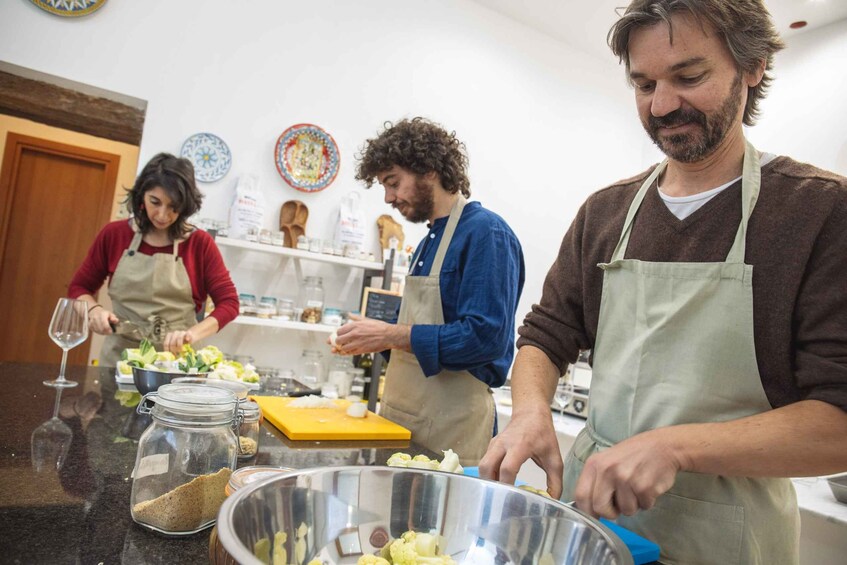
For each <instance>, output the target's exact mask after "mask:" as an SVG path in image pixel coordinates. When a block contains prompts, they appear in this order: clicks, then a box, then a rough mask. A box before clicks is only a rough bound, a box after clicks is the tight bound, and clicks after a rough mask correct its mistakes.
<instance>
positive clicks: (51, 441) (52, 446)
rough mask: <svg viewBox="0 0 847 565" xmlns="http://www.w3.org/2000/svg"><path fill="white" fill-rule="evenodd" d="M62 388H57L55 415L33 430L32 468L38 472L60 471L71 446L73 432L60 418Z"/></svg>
mask: <svg viewBox="0 0 847 565" xmlns="http://www.w3.org/2000/svg"><path fill="white" fill-rule="evenodd" d="M61 398H62V388H61V387H59V388H58V389H56V404H55V406H54V407H53V417H52V418H50V419H49V420H47V421H46V422H44V423H42V424H41V425H40V426H38V427H37V428H35V429H34V430H33V431H32V437H31V442H32V443H31V445H32V468H33V469H34V470H35V472H36V473H41V472H42V471H47V470H51V469H52V470H56V471H59V470H60V469H61V468H62V466H63V465H64V464H65V459H67V457H68V451H69V449H70V447H71V440H72V439H73V432H72V431H71V429H70V428H69V427H68V425H67V424H65V423H64V422H63V421H62V420H60V419H59V401H60V399H61Z"/></svg>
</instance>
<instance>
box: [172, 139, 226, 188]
mask: <svg viewBox="0 0 847 565" xmlns="http://www.w3.org/2000/svg"><path fill="white" fill-rule="evenodd" d="M179 153H180V155H181V156H183V157H185V158H186V159H188V160H189V161H191V163H192V164H193V165H194V177H195V178H196V179H197V180H198V181H200V182H215V181H216V180H220V179H222V178H223V176H224V175H225V174H227V173H228V172H229V168H230V167H231V166H232V153H230V151H229V147H228V146H227V144H226V143H224V140H223V139H221V138H220V137H218V136H217V135H214V134H211V133H195V134H194V135H192V136H191V137H189V138H188V139H186V140H185V143H183V144H182V150H180V152H179Z"/></svg>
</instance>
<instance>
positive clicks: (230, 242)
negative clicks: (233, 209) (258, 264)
mask: <svg viewBox="0 0 847 565" xmlns="http://www.w3.org/2000/svg"><path fill="white" fill-rule="evenodd" d="M215 243H217V244H218V246H219V247H234V248H238V249H247V250H249V251H259V252H261V253H271V254H274V255H281V256H283V257H293V258H296V259H305V260H307V261H316V262H318V263H329V264H331V265H343V266H346V267H357V268H359V269H366V270H371V271H382V270H383V268H384V267H385V266H384V265H383V264H382V263H380V262H378V261H361V260H359V259H349V258H347V257H339V256H337V255H328V254H325V253H313V252H311V251H303V250H301V249H291V248H290V247H280V246H277V245H268V244H267V243H256V242H253V241H245V240H243V239H232V238H229V237H217V238H215Z"/></svg>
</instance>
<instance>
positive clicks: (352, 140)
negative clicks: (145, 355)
mask: <svg viewBox="0 0 847 565" xmlns="http://www.w3.org/2000/svg"><path fill="white" fill-rule="evenodd" d="M0 59H3V60H6V61H8V62H11V63H14V64H17V65H22V66H26V67H30V68H33V69H36V70H38V71H42V72H46V73H51V74H55V75H59V76H62V77H66V78H69V79H72V80H76V81H80V82H85V83H88V84H91V85H94V86H98V87H101V88H106V89H109V90H114V91H117V92H121V93H124V94H129V95H132V96H135V97H138V98H142V99H145V100H147V101H148V102H149V105H148V113H147V121H146V124H145V128H144V137H143V140H142V146H141V156H140V162H141V163H142V164H143V163H144V162H146V161H147V160H148V159H149V158H150V157H151V156H152V155H153V154H155V153H157V152H159V151H171V152H178V151H179V148H180V146H181V144H182V142H183V140H184V139H185V138H186V137H188V136H189V135H191V134H193V133H195V132H199V131H210V132H213V133H216V134H217V135H219V136H221V137H222V138H223V139H224V140H225V141H226V142H227V143H228V144H229V146H230V148H231V149H232V152H233V159H234V163H233V167H232V170H231V171H230V173H229V174H228V175H227V176H226V177H224V179H222V180H221V181H219V182H216V183H212V184H206V185H201V190H202V191H203V192H204V193H205V195H206V201H205V203H204V206H203V210H202V212H201V216H205V217H210V218H221V219H222V218H225V217H226V215H227V211H228V208H229V205H230V202H231V199H232V194H233V189H234V185H235V180H236V178H237V177H238V175H240V174H242V173H248V172H249V173H256V174H258V175H259V176H260V179H261V186H262V188H263V191H264V194H265V198H266V201H267V205H268V206H267V210H268V214H267V218H266V222H265V223H266V225H267V227H273V226H274V224H276V223H277V222H278V213H279V212H278V211H279V208H280V206H281V204H282V202H284V201H286V200H290V199H295V198H296V199H301V200H303V201H304V202H306V204H307V205H308V206H309V209H310V217H309V223H308V231H309V235H311V236H319V237H320V236H323V237H328V236H330V235H331V234H332V221H333V218H334V214H335V212H336V210H337V203H338V200H339V199H340V197H341V196H342V195H343V194H344V193H346V192H347V191H349V190H351V189H354V188H355V187H356V186H357V183H356V182H355V181H354V179H353V172H354V165H355V162H354V154H355V153H356V151H357V150H358V149H359V147H360V146H361V144H362V142H363V141H364V139H366V138H367V137H371V136H373V135H374V134H375V133H376V132H377V130H378V129H380V127H381V125H382V123H383V122H384V121H385V120H396V119H398V118H401V117H403V116H414V115H425V116H428V117H430V118H432V119H435V120H437V121H439V122H441V123H443V124H444V125H445V126H447V127H448V128H451V129H454V130H455V131H456V132H457V134H458V136H459V137H460V139H462V140H464V141H465V142H466V144H467V146H468V150H469V153H470V162H471V169H470V174H471V183H472V190H473V196H474V198H475V199H478V200H480V201H481V202H482V203H483V205H485V206H487V207H489V208H490V209H492V210H495V211H496V212H498V213H500V214H501V215H502V216H503V217H504V218H505V219H506V220H507V221H508V222H509V223H510V224H511V225H512V227H513V228H514V230H515V232H516V233H517V234H518V236H519V238H520V239H521V241H522V243H523V245H524V251H525V256H526V262H527V284H526V289H525V291H524V296H523V299H522V301H521V304H520V307H519V311H518V317H519V319H521V318H522V317H523V314H524V313H525V312H526V311H527V310H528V309H529V308H530V306H531V304H532V303H533V302H535V301H537V299H538V298H539V297H540V291H541V284H542V281H543V277H544V275H545V273H546V271H547V269H548V267H549V265H550V263H551V262H552V260H553V257H554V255H555V252H556V249H557V247H558V244H559V241H560V240H561V237H562V235H563V234H564V231H565V229H566V228H567V226H568V224H569V223H570V220H571V219H572V218H573V216H574V215H575V213H576V210H577V208H578V206H579V205H580V204H581V202H582V201H583V200H584V198H585V197H586V196H587V195H588V194H589V193H590V192H592V191H594V190H596V189H597V188H599V187H601V186H603V185H604V184H607V183H609V182H611V181H613V180H615V179H617V178H621V177H623V176H626V175H629V174H632V172H633V171H634V170H637V169H638V168H639V166H640V155H638V154H635V152H633V151H632V148H633V147H640V144H641V135H642V134H641V132H640V129H639V126H638V123H637V120H636V119H635V116H634V108H633V107H632V104H631V103H630V99H629V96H630V95H629V91H628V89H627V87H626V84H625V82H624V79H623V75H622V71H621V70H620V69H618V67H617V65H616V61H615V60H614V58H613V57H612V56H611V55H610V56H609V58H608V59H606V60H599V59H597V60H594V59H591V58H588V57H586V56H585V55H584V54H581V53H578V52H576V51H574V50H572V49H570V48H569V47H566V46H564V45H563V44H561V43H558V42H556V41H555V40H553V39H550V38H548V37H546V36H543V35H541V34H539V33H537V32H535V31H533V30H530V29H529V28H526V27H524V26H522V25H520V24H517V23H515V22H513V21H511V20H508V19H506V18H504V17H503V16H500V15H499V14H496V13H494V12H492V11H489V10H487V9H485V8H483V7H481V6H479V5H477V4H475V3H473V2H469V1H467V0H460V1H448V0H436V1H431V2H426V3H421V2H418V3H411V2H396V1H390V0H361V1H357V2H337V1H335V2H333V1H311V2H294V1H290V0H284V1H283V0H254V1H253V2H249V3H233V2H228V1H224V0H204V2H202V3H199V4H198V3H196V2H194V3H192V2H173V1H165V0H156V1H152V0H149V1H145V2H109V3H108V4H106V6H105V7H104V8H103V9H101V10H100V11H98V12H96V13H95V14H94V15H92V16H89V17H84V18H80V19H69V18H59V17H56V16H53V15H50V14H48V13H46V12H43V11H41V10H39V9H38V8H37V7H35V6H33V5H32V4H31V3H29V2H23V1H12V0H0ZM300 122H310V123H315V124H318V125H320V126H321V127H323V128H324V129H326V130H327V131H329V132H330V133H331V134H332V135H333V136H334V138H335V140H336V142H337V143H338V145H339V148H340V152H341V160H342V163H341V170H340V173H339V175H338V178H337V179H336V181H335V182H334V184H332V185H331V186H330V187H329V188H328V189H326V190H324V191H323V192H320V193H317V194H304V193H301V192H297V191H295V190H294V189H292V188H290V187H288V186H287V185H286V184H285V183H284V182H283V181H282V179H281V178H280V177H279V175H278V174H277V172H276V169H275V167H274V163H273V148H274V144H275V141H276V139H277V137H278V136H279V134H280V133H282V131H283V130H285V129H286V128H287V127H289V126H291V125H293V124H296V123H300ZM365 200H366V203H367V206H368V220H369V221H370V220H375V218H376V217H377V216H378V215H379V214H383V213H388V212H389V211H390V209H388V208H387V207H386V206H385V205H384V204H383V203H382V189H381V188H378V187H375V188H374V189H371V190H370V191H366V192H365ZM394 216H395V217H396V218H398V219H399V215H398V214H394ZM406 233H407V237H408V240H409V242H410V243H412V244H415V243H416V242H417V241H418V239H419V238H420V237H421V236H422V234H423V233H424V228H423V227H422V226H414V227H412V226H407V228H406ZM375 236H376V229H375V228H374V230H373V232H372V233H371V234H369V237H368V241H367V243H368V244H369V246H370V247H371V248H372V249H373V250H374V251H376V245H375V239H376V237H375ZM227 258H228V260H229V259H230V255H227ZM233 261H234V259H233ZM246 262H247V263H248V265H246V267H245V270H244V271H243V272H235V273H233V275H234V279H235V280H236V284H237V285H239V286H240V287H244V289H245V290H256V289H255V288H251V286H252V287H255V286H256V285H257V284H258V282H257V281H252V280H247V279H248V278H252V277H253V275H252V274H249V275H248V273H252V271H250V269H251V268H252V267H251V266H250V265H249V264H250V263H253V262H254V260H253V258H252V257H250V258H247V259H246ZM255 272H256V273H257V274H256V275H255V276H260V275H258V273H259V272H260V271H258V270H257V271H255ZM327 274H329V273H327ZM289 278H290V277H289ZM286 284H289V283H286ZM290 284H294V283H293V281H292V282H291V283H290ZM289 290H290V289H289ZM352 302H353V303H352V304H349V303H348V306H353V305H355V302H356V301H355V300H353V301H352ZM231 327H232V326H231ZM230 331H232V330H230ZM246 331H254V332H258V330H250V329H248V330H246ZM256 336H258V333H256V334H251V335H250V336H248V342H246V343H245V344H244V345H242V346H241V347H243V348H244V349H245V350H244V351H241V352H242V353H251V352H252V351H251V348H253V347H256V346H255V345H251V344H250V343H249V341H254V340H253V339H252V338H253V337H256ZM288 337H290V336H288ZM288 337H286V339H288ZM262 339H265V338H264V337H263V338H262ZM268 355H270V352H268ZM263 356H264V354H260V355H257V357H258V358H259V359H258V360H259V361H261V362H263V363H267V362H272V361H273V359H267V358H265V359H262V358H261V357H263Z"/></svg>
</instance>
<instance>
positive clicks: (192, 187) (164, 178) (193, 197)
mask: <svg viewBox="0 0 847 565" xmlns="http://www.w3.org/2000/svg"><path fill="white" fill-rule="evenodd" d="M157 186H160V187H162V189H163V190H164V191H165V192H166V193H167V195H168V198H170V199H171V201H172V202H173V205H174V207H175V208H176V211H177V214H179V217H178V218H177V220H176V221H175V222H174V223H173V225H171V227H169V228H168V236H170V238H171V239H172V240H174V241H176V240H177V239H181V238H183V237H185V236H186V235H188V234H189V233H190V232H191V230H192V229H193V226H191V225H190V224H189V223H188V221H187V220H188V218H189V217H191V216H193V215H194V214H196V213H197V212H198V211H199V210H200V205H201V204H202V203H203V195H202V194H201V193H200V191H199V190H197V184H196V183H195V182H194V165H192V164H191V161H189V160H188V159H181V158H179V157H175V156H174V155H171V154H170V153H159V154H158V155H156V156H155V157H153V158H152V159H150V161H149V162H148V163H147V164H146V165H144V169H142V170H141V173H140V174H139V175H138V178H136V179H135V184H134V185H133V186H132V188H131V189H129V190H128V191H127V196H126V200H124V203H125V204H126V208H127V210H129V213H130V214H132V216H133V217H134V218H135V223H136V225H137V226H138V229H139V231H141V233H147V232H149V231H150V230H151V229H152V228H153V223H152V222H151V221H150V218H148V217H147V213H146V212H145V211H144V194H145V193H146V192H147V191H149V190H151V189H154V188H156V187H157Z"/></svg>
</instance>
